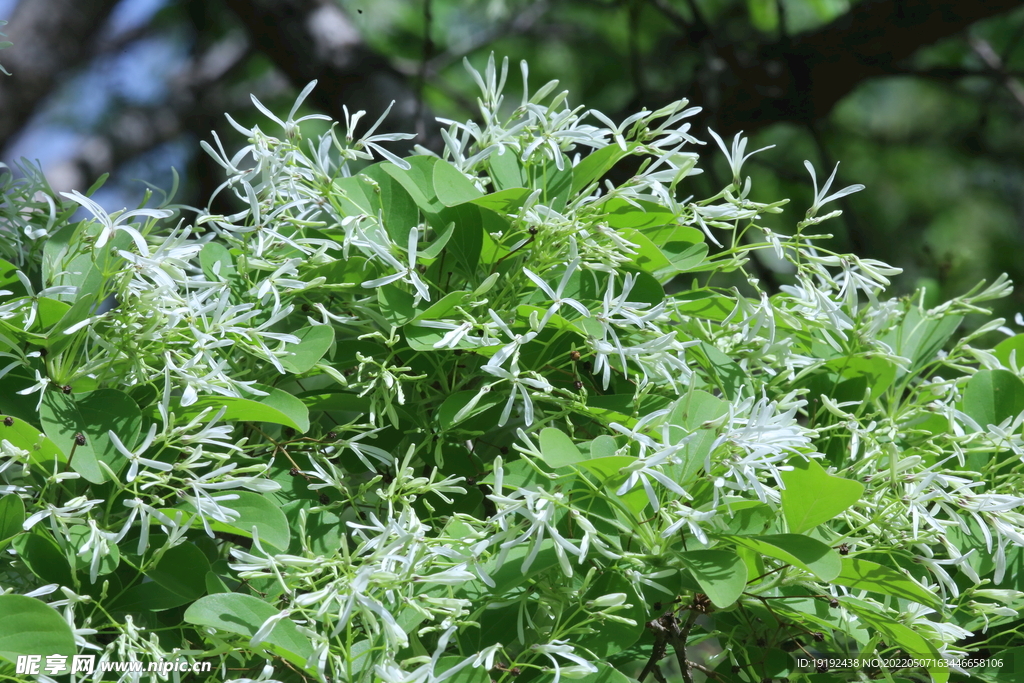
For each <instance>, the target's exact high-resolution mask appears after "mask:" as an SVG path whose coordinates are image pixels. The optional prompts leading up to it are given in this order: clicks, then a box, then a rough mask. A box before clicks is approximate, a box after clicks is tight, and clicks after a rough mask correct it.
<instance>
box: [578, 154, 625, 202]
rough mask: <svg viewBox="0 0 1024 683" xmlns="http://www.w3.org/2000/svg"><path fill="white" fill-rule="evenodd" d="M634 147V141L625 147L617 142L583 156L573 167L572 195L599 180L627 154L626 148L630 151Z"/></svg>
mask: <svg viewBox="0 0 1024 683" xmlns="http://www.w3.org/2000/svg"><path fill="white" fill-rule="evenodd" d="M634 147H636V143H630V144H628V145H627V146H626V149H622V148H621V147H619V146H618V145H617V144H614V145H608V146H606V147H602V148H601V149H599V150H597V151H596V152H591V153H590V154H588V155H587V156H586V157H584V158H583V160H581V161H580V163H578V164H576V168H574V169H573V178H572V194H573V196H575V195H577V194H579V193H580V192H581V191H583V190H584V189H586V187H587V185H590V183H593V182H598V181H600V180H601V178H603V177H604V174H605V173H607V172H608V171H610V170H611V169H612V166H614V165H615V164H616V162H618V160H619V159H621V158H622V157H624V156H626V155H627V154H629V151H627V150H630V151H632V150H633V148H634Z"/></svg>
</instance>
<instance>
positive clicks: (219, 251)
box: [199, 242, 238, 282]
mask: <svg viewBox="0 0 1024 683" xmlns="http://www.w3.org/2000/svg"><path fill="white" fill-rule="evenodd" d="M199 265H200V266H201V267H202V269H203V275H205V276H206V277H207V278H208V279H209V280H211V281H213V282H228V281H230V280H231V279H232V278H233V277H235V276H236V275H237V274H238V273H237V271H236V270H235V261H234V259H233V258H231V252H229V251H228V250H227V247H225V246H224V245H223V244H221V243H220V242H207V244H206V246H205V247H203V248H202V250H201V251H200V252H199Z"/></svg>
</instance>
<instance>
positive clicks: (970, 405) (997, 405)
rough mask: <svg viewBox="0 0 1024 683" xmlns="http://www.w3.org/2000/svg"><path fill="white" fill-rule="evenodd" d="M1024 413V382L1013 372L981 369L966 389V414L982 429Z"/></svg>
mask: <svg viewBox="0 0 1024 683" xmlns="http://www.w3.org/2000/svg"><path fill="white" fill-rule="evenodd" d="M1021 411H1024V382H1022V381H1021V380H1020V378H1019V377H1017V376H1016V375H1015V374H1013V373H1012V372H1010V371H1009V370H979V371H978V372H976V373H975V374H974V375H973V376H972V377H971V378H970V379H969V380H968V381H967V386H966V387H965V388H964V412H965V413H967V414H968V415H970V416H971V417H972V418H973V419H974V420H975V421H976V422H977V423H978V424H979V425H980V426H981V428H982V429H984V428H985V427H987V426H988V425H990V424H999V423H1000V422H1002V421H1003V420H1005V419H1006V418H1008V417H1016V416H1017V415H1019V414H1020V413H1021Z"/></svg>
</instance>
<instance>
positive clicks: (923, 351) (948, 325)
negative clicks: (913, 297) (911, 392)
mask: <svg viewBox="0 0 1024 683" xmlns="http://www.w3.org/2000/svg"><path fill="white" fill-rule="evenodd" d="M962 321H963V316H946V317H944V318H938V319H934V318H926V317H925V313H924V311H921V310H920V309H918V308H912V309H910V312H908V313H907V316H906V317H905V318H904V319H903V322H902V323H900V326H899V327H898V328H896V329H895V330H893V331H892V332H890V333H889V334H887V335H886V336H885V337H884V338H883V339H882V341H883V342H885V343H886V344H887V345H888V346H890V347H891V348H893V349H895V351H896V354H897V355H900V356H903V357H904V358H909V359H910V361H911V366H910V369H909V372H911V373H913V372H915V371H917V370H919V369H920V368H921V367H923V366H924V364H925V363H927V362H929V361H931V360H932V359H933V358H935V355H936V354H937V353H938V352H939V351H940V350H941V349H942V345H943V344H945V343H946V340H948V339H949V338H950V336H952V334H953V333H954V332H956V328H957V327H959V326H960V323H961V322H962ZM907 372H908V371H907V370H903V369H902V368H901V369H900V370H899V371H898V372H897V377H902V376H904V375H905V374H906V373H907Z"/></svg>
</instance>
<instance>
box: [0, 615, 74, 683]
mask: <svg viewBox="0 0 1024 683" xmlns="http://www.w3.org/2000/svg"><path fill="white" fill-rule="evenodd" d="M0 615H3V618H2V619H0V657H3V658H4V659H6V660H7V661H9V662H12V663H14V662H17V660H18V656H19V655H40V656H42V657H46V656H48V655H62V656H64V657H68V658H69V661H70V657H71V656H73V655H76V654H78V647H77V646H76V645H75V635H74V633H72V631H71V627H70V626H68V622H67V621H65V619H64V616H63V615H62V614H61V613H60V612H58V611H57V610H55V609H53V608H52V607H50V606H48V605H47V604H46V603H44V602H43V601H41V600H37V599H35V598H27V597H25V596H24V595H0ZM44 661H45V660H44ZM66 668H68V669H70V667H66ZM12 680H13V679H12Z"/></svg>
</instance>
